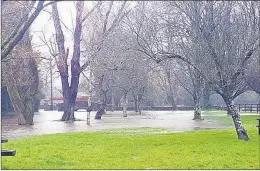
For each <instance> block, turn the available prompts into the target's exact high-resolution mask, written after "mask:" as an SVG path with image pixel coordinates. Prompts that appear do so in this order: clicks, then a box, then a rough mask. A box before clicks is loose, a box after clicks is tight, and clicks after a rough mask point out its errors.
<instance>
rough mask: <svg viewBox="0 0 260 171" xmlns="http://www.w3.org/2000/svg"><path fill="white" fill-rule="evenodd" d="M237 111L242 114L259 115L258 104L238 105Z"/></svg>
mask: <svg viewBox="0 0 260 171" xmlns="http://www.w3.org/2000/svg"><path fill="white" fill-rule="evenodd" d="M237 106H238V110H239V112H240V111H243V112H256V113H260V104H238V105H237Z"/></svg>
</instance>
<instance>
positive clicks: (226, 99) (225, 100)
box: [223, 97, 234, 115]
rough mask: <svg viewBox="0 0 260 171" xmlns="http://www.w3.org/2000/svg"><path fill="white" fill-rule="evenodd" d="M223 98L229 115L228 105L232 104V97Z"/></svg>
mask: <svg viewBox="0 0 260 171" xmlns="http://www.w3.org/2000/svg"><path fill="white" fill-rule="evenodd" d="M223 99H224V102H225V103H226V106H227V114H228V115H231V110H230V108H229V106H230V105H233V103H234V99H232V98H229V97H223Z"/></svg>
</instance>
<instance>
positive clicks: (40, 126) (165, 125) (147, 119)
mask: <svg viewBox="0 0 260 171" xmlns="http://www.w3.org/2000/svg"><path fill="white" fill-rule="evenodd" d="M62 114H63V112H59V111H44V110H40V111H39V112H38V113H36V114H35V116H34V125H31V126H28V125H18V124H17V117H15V116H2V137H5V138H8V139H13V138H20V137H26V136H33V135H42V134H55V133H68V132H85V131H113V130H116V129H120V128H162V129H163V131H161V132H160V133H167V132H184V131H191V130H205V129H221V128H226V127H230V126H232V123H230V124H226V123H225V124H223V123H222V124H220V123H218V122H217V121H216V120H214V119H205V120H202V121H195V120H192V118H193V111H143V112H142V114H141V115H140V114H139V113H135V112H133V111H129V112H128V116H127V117H123V116H122V111H114V112H110V111H108V112H107V114H104V115H103V116H102V119H101V120H95V119H94V116H95V113H94V111H93V112H91V115H90V116H91V118H90V125H87V112H86V111H85V110H80V111H76V112H75V117H76V119H77V120H76V121H74V122H71V121H68V122H61V121H59V119H60V118H61V116H62ZM206 116H207V114H204V117H206ZM222 116H223V114H222V115H219V117H222ZM224 116H225V115H224Z"/></svg>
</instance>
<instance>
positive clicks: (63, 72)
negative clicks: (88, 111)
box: [52, 1, 84, 121]
mask: <svg viewBox="0 0 260 171" xmlns="http://www.w3.org/2000/svg"><path fill="white" fill-rule="evenodd" d="M83 8H84V2H83V1H77V3H76V27H75V31H74V44H73V45H74V46H73V56H72V59H71V82H70V85H69V80H68V77H69V74H68V64H67V62H68V61H67V60H68V55H69V50H68V49H67V52H65V46H64V42H65V40H64V34H63V31H62V28H61V24H60V18H59V12H58V9H57V2H55V3H53V5H52V16H53V21H54V27H55V32H56V42H57V44H58V50H59V58H58V60H57V61H58V64H57V65H58V69H59V72H60V76H61V83H62V91H63V99H64V114H63V116H62V118H61V121H67V120H75V117H74V108H75V101H76V98H77V92H78V85H79V75H80V63H79V61H80V38H81V32H82V12H83Z"/></svg>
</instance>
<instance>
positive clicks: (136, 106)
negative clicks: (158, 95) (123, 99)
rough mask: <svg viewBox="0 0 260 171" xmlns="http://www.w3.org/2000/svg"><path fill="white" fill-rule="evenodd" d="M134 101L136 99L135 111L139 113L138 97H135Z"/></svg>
mask: <svg viewBox="0 0 260 171" xmlns="http://www.w3.org/2000/svg"><path fill="white" fill-rule="evenodd" d="M134 101H135V112H136V113H137V112H138V105H137V103H138V102H137V99H134Z"/></svg>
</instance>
